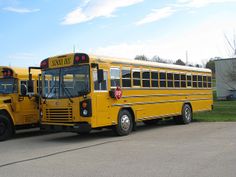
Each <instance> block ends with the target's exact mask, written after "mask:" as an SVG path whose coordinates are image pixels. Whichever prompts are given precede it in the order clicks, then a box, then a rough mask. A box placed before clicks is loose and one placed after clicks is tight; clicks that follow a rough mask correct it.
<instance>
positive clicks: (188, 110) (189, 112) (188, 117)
mask: <svg viewBox="0 0 236 177" xmlns="http://www.w3.org/2000/svg"><path fill="white" fill-rule="evenodd" d="M185 118H186V120H187V121H191V118H192V115H191V110H190V109H189V108H186V109H185Z"/></svg>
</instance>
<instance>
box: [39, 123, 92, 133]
mask: <svg viewBox="0 0 236 177" xmlns="http://www.w3.org/2000/svg"><path fill="white" fill-rule="evenodd" d="M41 130H43V131H47V132H78V133H83V132H89V131H90V130H91V125H90V124H88V123H76V124H55V123H43V124H41Z"/></svg>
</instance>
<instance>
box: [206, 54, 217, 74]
mask: <svg viewBox="0 0 236 177" xmlns="http://www.w3.org/2000/svg"><path fill="white" fill-rule="evenodd" d="M206 68H208V69H210V70H211V71H212V73H213V74H215V71H216V70H215V59H213V58H211V59H210V60H209V61H208V62H207V63H206Z"/></svg>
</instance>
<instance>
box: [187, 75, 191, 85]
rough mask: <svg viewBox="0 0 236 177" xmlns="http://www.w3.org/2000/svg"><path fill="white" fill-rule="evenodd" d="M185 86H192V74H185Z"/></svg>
mask: <svg viewBox="0 0 236 177" xmlns="http://www.w3.org/2000/svg"><path fill="white" fill-rule="evenodd" d="M187 87H192V76H191V75H187Z"/></svg>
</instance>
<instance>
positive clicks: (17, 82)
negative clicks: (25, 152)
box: [0, 66, 39, 141]
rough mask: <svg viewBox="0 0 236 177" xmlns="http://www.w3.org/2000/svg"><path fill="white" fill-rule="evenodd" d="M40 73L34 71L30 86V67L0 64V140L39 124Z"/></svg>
mask: <svg viewBox="0 0 236 177" xmlns="http://www.w3.org/2000/svg"><path fill="white" fill-rule="evenodd" d="M38 74H39V71H36V70H34V71H33V72H32V83H33V84H31V86H30V84H29V81H28V80H29V72H28V68H15V67H7V66H0V141H2V140H6V139H9V138H10V137H11V136H12V135H13V134H14V133H15V130H16V129H22V128H30V127H35V126H38V125H39V109H38V107H39V104H38V99H37V98H38V97H37V96H36V95H37V94H38Z"/></svg>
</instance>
